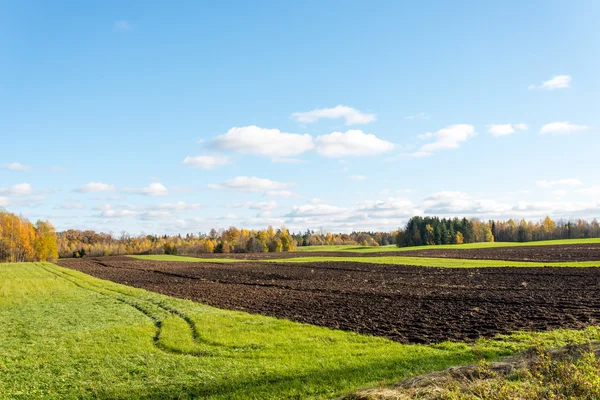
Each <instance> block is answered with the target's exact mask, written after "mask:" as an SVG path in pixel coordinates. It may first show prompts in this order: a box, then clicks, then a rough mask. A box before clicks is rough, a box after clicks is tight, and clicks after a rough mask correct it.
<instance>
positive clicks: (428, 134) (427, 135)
mask: <svg viewBox="0 0 600 400" xmlns="http://www.w3.org/2000/svg"><path fill="white" fill-rule="evenodd" d="M431 137H433V132H425V133H421V134H419V135H417V139H419V140H427V139H429V138H431Z"/></svg>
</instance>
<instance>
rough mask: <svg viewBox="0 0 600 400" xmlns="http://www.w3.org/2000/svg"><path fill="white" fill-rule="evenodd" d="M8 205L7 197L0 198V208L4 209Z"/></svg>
mask: <svg viewBox="0 0 600 400" xmlns="http://www.w3.org/2000/svg"><path fill="white" fill-rule="evenodd" d="M8 204H9V200H8V197H4V196H0V207H6V206H7V205H8Z"/></svg>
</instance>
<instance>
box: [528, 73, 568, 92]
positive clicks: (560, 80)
mask: <svg viewBox="0 0 600 400" xmlns="http://www.w3.org/2000/svg"><path fill="white" fill-rule="evenodd" d="M571 80H572V79H571V76H570V75H558V76H555V77H553V78H552V79H549V80H547V81H544V82H542V84H541V85H540V86H535V85H530V86H529V89H530V90H531V89H545V90H554V89H565V88H569V87H571Z"/></svg>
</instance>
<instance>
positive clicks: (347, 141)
mask: <svg viewBox="0 0 600 400" xmlns="http://www.w3.org/2000/svg"><path fill="white" fill-rule="evenodd" d="M315 146H316V150H317V153H319V154H321V155H322V156H325V157H347V156H374V155H378V154H382V153H386V152H388V151H391V150H393V149H394V145H393V144H392V143H390V142H388V141H386V140H382V139H379V138H378V137H377V136H375V135H372V134H366V133H363V132H362V131H360V130H355V129H352V130H349V131H347V132H345V133H342V132H333V133H331V134H329V135H322V136H318V137H317V138H316V139H315Z"/></svg>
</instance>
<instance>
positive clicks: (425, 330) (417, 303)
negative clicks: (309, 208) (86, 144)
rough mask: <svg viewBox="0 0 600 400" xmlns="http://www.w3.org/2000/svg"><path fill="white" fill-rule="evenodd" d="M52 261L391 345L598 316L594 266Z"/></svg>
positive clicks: (582, 322)
mask: <svg viewBox="0 0 600 400" xmlns="http://www.w3.org/2000/svg"><path fill="white" fill-rule="evenodd" d="M59 264H60V265H62V266H64V267H68V268H72V269H76V270H79V271H81V272H84V273H87V274H90V275H93V276H96V277H99V278H102V279H109V280H112V281H115V282H119V283H123V284H127V285H131V286H135V287H140V288H144V289H148V290H152V291H155V292H159V293H163V294H166V295H170V296H175V297H179V298H185V299H191V300H195V301H200V302H203V303H206V304H210V305H213V306H216V307H220V308H226V309H232V310H243V311H248V312H251V313H257V314H263V315H270V316H275V317H281V318H288V319H291V320H294V321H299V322H305V323H310V324H315V325H322V326H327V327H330V328H336V329H344V330H348V331H355V332H360V333H365V334H372V335H377V336H383V337H386V338H389V339H392V340H396V341H399V342H411V343H434V342H439V341H443V340H448V339H450V340H461V341H462V340H473V339H476V338H478V337H490V336H493V335H495V334H498V333H508V332H512V331H515V330H536V331H540V330H548V329H555V328H582V327H584V326H587V325H590V324H595V323H597V321H598V320H599V319H600V268H548V267H546V268H468V269H454V268H430V267H413V266H401V265H379V264H367V263H354V262H320V263H293V264H290V263H257V262H253V263H232V264H223V263H190V262H158V261H146V260H136V259H132V258H128V257H107V258H98V259H83V260H74V259H71V260H61V261H59Z"/></svg>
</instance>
